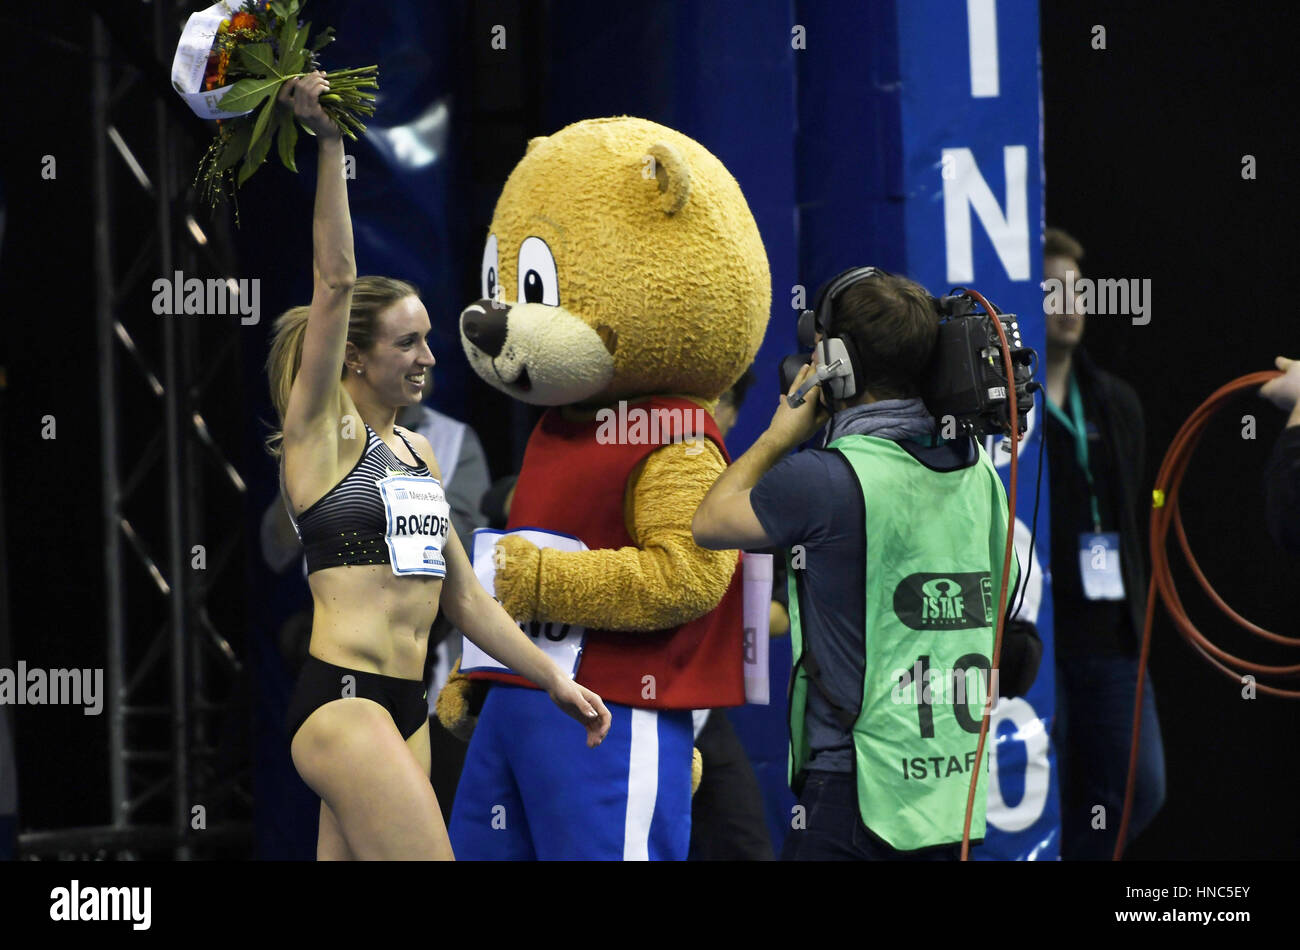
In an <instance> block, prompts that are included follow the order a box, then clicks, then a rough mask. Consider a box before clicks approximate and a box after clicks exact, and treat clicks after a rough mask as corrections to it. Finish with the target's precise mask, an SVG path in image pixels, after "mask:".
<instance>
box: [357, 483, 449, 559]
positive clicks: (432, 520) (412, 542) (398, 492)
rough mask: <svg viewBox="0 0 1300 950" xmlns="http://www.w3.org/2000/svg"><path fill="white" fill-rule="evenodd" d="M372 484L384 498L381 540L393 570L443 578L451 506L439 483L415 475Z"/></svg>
mask: <svg viewBox="0 0 1300 950" xmlns="http://www.w3.org/2000/svg"><path fill="white" fill-rule="evenodd" d="M375 484H376V485H377V486H378V487H379V496H380V497H381V498H382V499H383V501H384V515H385V517H386V518H387V527H386V528H385V530H384V540H385V541H386V542H387V543H388V559H389V561H390V562H391V563H392V566H393V573H394V574H397V575H399V576H401V575H403V574H425V575H428V576H429V577H445V576H446V575H447V562H446V561H444V560H443V557H442V547H443V545H444V544H446V543H447V532H449V531H450V530H451V521H450V518H451V506H450V505H448V504H447V496H446V494H445V493H444V492H443V490H442V484H441V483H440V482H439V481H438V480H437V479H436V478H428V477H419V476H415V475H390V476H388V477H387V478H381V479H378V480H376V482H375Z"/></svg>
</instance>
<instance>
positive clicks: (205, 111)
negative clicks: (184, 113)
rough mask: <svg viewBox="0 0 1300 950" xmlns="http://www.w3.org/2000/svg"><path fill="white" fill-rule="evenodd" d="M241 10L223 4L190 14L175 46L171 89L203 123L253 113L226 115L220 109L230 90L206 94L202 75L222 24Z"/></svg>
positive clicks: (227, 113) (225, 0) (225, 1)
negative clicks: (223, 97)
mask: <svg viewBox="0 0 1300 950" xmlns="http://www.w3.org/2000/svg"><path fill="white" fill-rule="evenodd" d="M237 12H239V7H238V6H234V5H232V4H231V2H230V0H220V2H218V3H214V4H213V5H212V6H210V7H208V8H207V9H206V10H200V11H199V12H198V13H192V14H190V18H189V19H188V20H187V21H186V22H185V29H184V30H182V31H181V39H180V42H179V43H177V44H176V55H175V56H174V57H173V58H172V88H173V89H175V90H176V91H177V92H178V93H180V96H181V98H182V99H184V100H185V104H186V105H188V106H189V107H190V109H191V110H193V112H194V114H195V115H197V116H198V117H199V118H200V119H233V118H235V117H236V116H241V115H248V114H249V113H250V112H252V111H253V110H252V109H245V110H244V111H243V112H226V111H224V110H223V109H221V107H220V106H218V105H217V103H219V102H220V101H221V98H222V96H224V95H225V94H226V93H227V92H228V91H229V90H230V88H231V87H230V86H222V87H220V88H218V89H209V90H207V91H204V90H203V74H204V71H205V70H206V68H207V64H208V54H209V53H211V52H212V44H213V42H214V40H215V39H216V36H217V30H218V28H220V26H221V21H222V20H229V19H230V18H231V17H233V16H234V15H235V14H236V13H237Z"/></svg>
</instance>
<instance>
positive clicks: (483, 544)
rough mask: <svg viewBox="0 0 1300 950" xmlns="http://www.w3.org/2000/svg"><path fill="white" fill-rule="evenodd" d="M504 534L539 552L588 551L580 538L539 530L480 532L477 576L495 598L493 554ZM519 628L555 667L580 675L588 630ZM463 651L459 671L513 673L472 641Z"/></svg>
mask: <svg viewBox="0 0 1300 950" xmlns="http://www.w3.org/2000/svg"><path fill="white" fill-rule="evenodd" d="M505 534H515V535H518V536H519V537H521V538H524V539H525V540H527V541H531V542H532V543H533V544H535V545H537V546H538V547H539V548H554V549H556V550H558V551H585V550H587V546H586V545H585V544H583V543H582V542H581V541H579V540H578V539H577V538H575V537H572V536H571V535H567V534H555V533H554V532H551V531H543V530H541V529H540V528H519V529H517V530H515V531H508V532H507V531H497V530H496V529H493V528H479V529H478V530H477V531H475V532H474V574H475V575H476V576H477V577H478V579H479V583H481V584H482V585H483V588H484V589H485V590H486V591H487V592H488V593H489V594H492V595H493V596H495V595H496V573H497V565H496V558H495V556H494V552H495V549H496V543H497V541H499V540H500V539H501V537H502V536H503V535H505ZM519 628H520V629H521V630H523V631H524V633H526V634H528V636H529V638H530V639H531V640H532V641H533V642H534V643H535V644H537V646H538V647H539V648H540V649H541V651H542V652H543V653H545V654H546V655H547V656H548V657H550V658H551V662H553V663H554V664H555V665H556V666H558V667H559V668H560V670H561V671H562V672H563V673H564V674H565V675H566V676H568V677H569V679H573V677H574V676H576V675H577V673H578V661H579V660H580V659H581V658H582V644H583V642H584V641H585V640H586V638H587V628H586V627H580V626H578V625H577V624H571V623H557V622H555V621H549V622H547V623H542V622H541V621H537V620H532V621H529V622H528V623H521V624H520V625H519ZM464 641H465V642H464V645H463V647H462V651H461V660H460V671H461V672H462V673H473V672H478V671H486V672H493V673H513V674H514V675H516V676H519V675H520V674H519V673H516V672H515V671H514V670H512V669H510V667H508V666H506V665H505V664H504V663H500V662H498V661H497V660H496V659H495V658H493V657H491V656H489V655H488V654H486V653H484V652H483V651H482V650H480V649H479V648H478V646H477V645H475V644H474V643H473V641H471V640H470V638H469V637H465V638H464Z"/></svg>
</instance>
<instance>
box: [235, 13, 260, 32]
mask: <svg viewBox="0 0 1300 950" xmlns="http://www.w3.org/2000/svg"><path fill="white" fill-rule="evenodd" d="M230 28H231V29H232V30H256V29H257V28H258V22H257V17H255V16H253V14H251V13H236V14H235V15H234V17H233V18H232V19H231V21H230Z"/></svg>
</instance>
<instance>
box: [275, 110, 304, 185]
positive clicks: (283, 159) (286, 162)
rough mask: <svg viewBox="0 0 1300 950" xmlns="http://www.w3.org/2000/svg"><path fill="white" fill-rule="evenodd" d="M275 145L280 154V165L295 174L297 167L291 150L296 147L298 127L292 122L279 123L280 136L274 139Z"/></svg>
mask: <svg viewBox="0 0 1300 950" xmlns="http://www.w3.org/2000/svg"><path fill="white" fill-rule="evenodd" d="M275 144H276V148H277V149H278V150H279V152H280V164H282V165H283V166H284V167H285V168H287V169H289V171H291V172H293V173H294V174H297V173H298V166H297V164H296V163H295V162H294V160H293V150H294V149H295V148H296V147H297V145H298V126H296V125H295V124H294V123H293V122H281V123H280V134H279V135H278V136H277V137H276V140H275Z"/></svg>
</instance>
